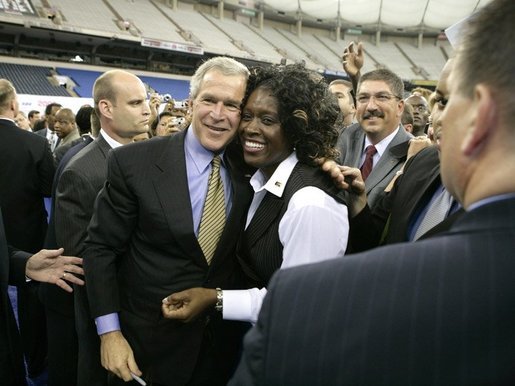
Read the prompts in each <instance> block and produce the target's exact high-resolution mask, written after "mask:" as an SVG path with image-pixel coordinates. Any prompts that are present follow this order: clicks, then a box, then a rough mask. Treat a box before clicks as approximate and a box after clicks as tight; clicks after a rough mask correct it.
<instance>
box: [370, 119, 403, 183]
mask: <svg viewBox="0 0 515 386" xmlns="http://www.w3.org/2000/svg"><path fill="white" fill-rule="evenodd" d="M410 138H411V137H410V136H409V135H408V134H407V133H406V131H405V130H404V129H403V128H402V127H401V128H400V129H399V131H398V132H397V134H396V135H395V137H393V139H392V141H391V142H390V143H389V144H388V147H387V148H386V150H385V152H384V154H383V155H382V156H381V158H379V161H378V162H377V164H376V165H375V166H374V168H373V169H372V171H371V172H370V175H369V176H368V178H367V183H366V187H367V193H369V192H370V191H371V190H372V189H373V188H374V187H375V186H376V185H377V184H379V183H380V182H381V181H382V180H383V179H384V178H385V176H387V175H388V174H390V172H391V171H392V170H393V169H394V168H396V167H397V166H399V165H400V164H401V163H402V162H403V161H404V159H405V158H406V154H407V151H408V143H407V141H408V140H409V139H410Z"/></svg>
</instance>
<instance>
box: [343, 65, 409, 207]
mask: <svg viewBox="0 0 515 386" xmlns="http://www.w3.org/2000/svg"><path fill="white" fill-rule="evenodd" d="M403 91H404V84H403V83H402V80H401V79H400V78H399V77H398V76H397V75H395V74H394V73H393V72H391V71H390V70H387V69H379V70H374V71H370V72H368V73H366V74H364V75H363V76H362V77H361V78H360V80H359V84H358V92H357V95H356V118H357V120H358V122H359V123H357V124H355V125H352V126H350V127H348V128H347V129H345V130H344V131H343V132H342V134H341V135H340V137H339V139H338V148H339V150H340V153H341V159H340V161H341V162H340V163H341V164H342V165H345V166H350V167H356V168H360V169H363V168H365V165H366V164H367V156H366V153H367V149H370V148H372V147H373V148H374V150H375V153H373V156H372V159H371V160H370V162H371V163H370V166H369V168H370V169H369V172H367V175H365V186H366V193H367V200H368V204H369V206H370V207H371V208H372V209H373V208H374V207H375V205H376V203H377V201H378V199H379V198H380V197H381V196H382V195H383V194H384V189H385V188H386V186H387V185H388V183H389V182H390V181H391V180H392V178H393V177H394V176H395V173H396V172H397V171H398V170H399V169H400V168H401V167H402V165H403V164H404V162H405V161H406V154H407V150H408V142H409V140H410V139H411V138H413V136H412V135H411V134H409V133H408V132H406V130H404V128H403V127H402V125H401V123H400V121H401V115H402V111H403V108H404V101H403V100H402V94H403Z"/></svg>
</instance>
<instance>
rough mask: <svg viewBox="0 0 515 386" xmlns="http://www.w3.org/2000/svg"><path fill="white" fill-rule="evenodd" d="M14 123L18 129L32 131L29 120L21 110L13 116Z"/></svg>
mask: <svg viewBox="0 0 515 386" xmlns="http://www.w3.org/2000/svg"><path fill="white" fill-rule="evenodd" d="M14 123H16V124H17V125H18V127H19V128H20V129H23V130H26V131H32V129H31V127H30V122H29V120H28V119H27V117H26V116H25V113H24V112H23V111H19V112H18V115H16V117H14Z"/></svg>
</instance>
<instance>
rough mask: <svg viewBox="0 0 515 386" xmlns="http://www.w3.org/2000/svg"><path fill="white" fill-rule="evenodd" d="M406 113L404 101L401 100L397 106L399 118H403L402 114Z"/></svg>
mask: <svg viewBox="0 0 515 386" xmlns="http://www.w3.org/2000/svg"><path fill="white" fill-rule="evenodd" d="M403 112H404V101H403V100H402V99H401V100H400V101H399V103H398V104H397V118H400V117H402V113H403Z"/></svg>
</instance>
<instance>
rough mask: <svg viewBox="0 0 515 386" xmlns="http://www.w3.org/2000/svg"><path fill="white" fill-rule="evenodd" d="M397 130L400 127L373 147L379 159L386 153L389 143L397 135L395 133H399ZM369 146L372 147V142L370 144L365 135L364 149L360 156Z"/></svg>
mask: <svg viewBox="0 0 515 386" xmlns="http://www.w3.org/2000/svg"><path fill="white" fill-rule="evenodd" d="M399 129H400V127H397V129H395V130H394V131H393V132H392V133H391V134H390V135H388V136H386V137H385V138H383V139H382V140H381V141H379V142H378V143H376V144H375V145H374V146H375V148H376V150H377V155H378V157H379V158H381V156H382V155H383V153H384V152H385V151H386V148H387V147H388V145H389V144H390V142H392V140H393V138H394V137H395V136H396V135H397V133H398V132H399ZM403 130H404V129H403ZM369 145H372V142H370V140H369V139H368V137H367V136H366V135H365V147H364V148H363V152H362V154H364V153H365V149H366V148H367V146H369Z"/></svg>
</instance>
